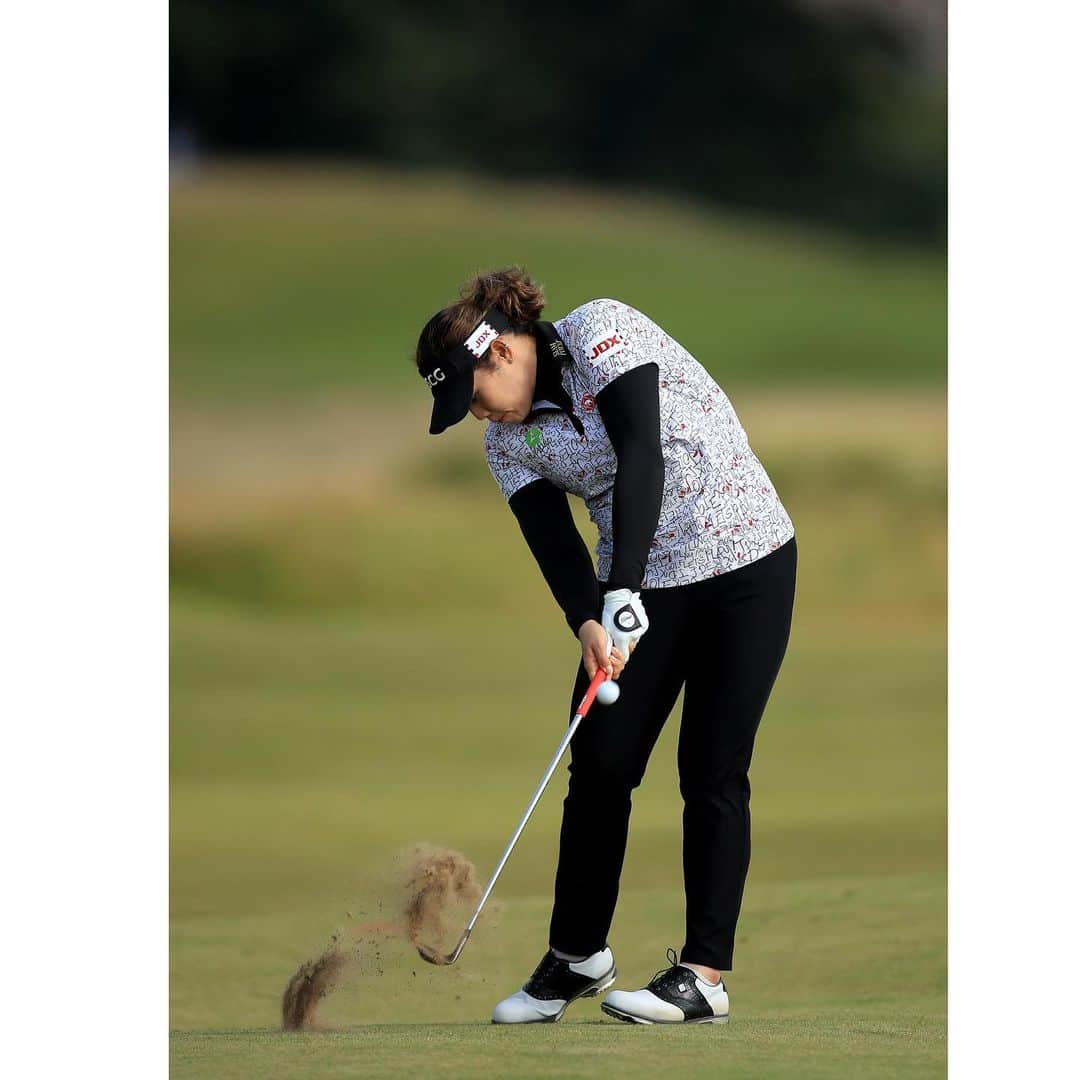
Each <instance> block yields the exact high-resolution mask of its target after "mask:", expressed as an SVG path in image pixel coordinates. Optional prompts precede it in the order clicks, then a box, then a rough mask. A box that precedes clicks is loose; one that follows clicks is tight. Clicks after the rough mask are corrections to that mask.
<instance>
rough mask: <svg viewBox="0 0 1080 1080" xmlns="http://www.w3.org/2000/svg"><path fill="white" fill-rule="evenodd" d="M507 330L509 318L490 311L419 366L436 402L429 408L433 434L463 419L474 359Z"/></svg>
mask: <svg viewBox="0 0 1080 1080" xmlns="http://www.w3.org/2000/svg"><path fill="white" fill-rule="evenodd" d="M509 329H510V320H509V319H507V318H506V316H505V315H503V314H502V313H501V312H499V311H494V310H492V311H489V312H487V314H485V315H484V317H483V318H482V319H481V320H480V321H479V322H478V323H477V324H476V326H475V327H474V328H473V330H472V333H470V334H469V336H468V337H467V338H466V339H465V340H464V341H463V342H462V343H461V344H460V345H458V346H457V347H456V348H454V349H451V350H450V352H448V353H447V354H446V355H445V356H443V357H441V358H439V359H438V360H435V361H429V362H428V363H427V364H424V365H422V366H421V367H420V377H421V378H422V379H423V380H424V382H426V383H427V384H428V386H429V387H430V388H431V396H432V397H433V398H434V399H435V404H434V406H433V407H432V410H431V427H430V428H429V429H428V430H429V431H430V432H431V434H432V435H439V434H441V433H442V432H444V431H445V430H446V429H447V428H448V427H451V426H452V425H454V424H456V423H457V422H458V421H459V420H463V419H464V418H465V414H466V413H467V412H468V411H469V405H470V404H471V403H472V396H473V379H474V375H475V372H476V362H477V360H479V359H480V358H481V357H482V356H483V355H484V353H486V352H487V351H488V349H489V348H490V347H491V343H492V342H493V341H494V340H495V339H496V338H497V337H498V336H499V335H500V334H501V333H502V332H503V331H504V330H509Z"/></svg>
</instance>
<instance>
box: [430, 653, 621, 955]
mask: <svg viewBox="0 0 1080 1080" xmlns="http://www.w3.org/2000/svg"><path fill="white" fill-rule="evenodd" d="M607 678H608V676H607V674H606V672H605V671H604V669H603V668H602V667H601V668H597V670H596V674H595V675H594V676H593V680H592V682H591V683H590V684H589V689H588V690H587V691H586V692H585V696H584V697H583V698H582V699H581V704H580V705H579V706H578V708H577V712H576V713H574V719H573V720H571V721H570V726H569V727H568V728H567V729H566V734H565V735H564V736H563V737H562V741H561V742H560V743H559V746H558V749H557V750H556V751H555V756H554V757H553V758H552V759H551V764H550V765H548V767H547V770H546V771H545V772H544V775H543V777H542V779H541V780H540V784H539V786H538V787H537V789H536V791H535V792H534V793H533V797H532V798H531V799H530V800H529V805H528V806H527V807H525V813H524V814H522V815H521V820H520V821H519V822H518V826H517V828H516V829H515V830H514V835H513V836H511V837H510V842H509V843H508V844H507V845H506V850H505V851H504V852H503V853H502V858H501V859H500V860H499V864H498V866H496V867H495V872H494V873H493V874H492V875H491V880H490V881H488V883H487V886H486V887H485V888H484V895H483V896H481V897H480V903H479V904H477V905H476V910H475V911H474V912H473V916H472V918H471V919H470V920H469V924H468V926H466V927H465V932H464V933H463V934H462V935H461V938H460V940H459V941H458V943H457V944H456V945H455V946H454V948H453V950H452V951H451V952H449V953H445V954H443V953H440V952H438V951H436V950H435V949H432V948H429V947H428V946H427V945H417V946H416V951H417V952H418V953H419V954H420V955H421V957H423V959H425V960H426V961H427V962H428V963H429V964H439V965H445V964H452V963H453V962H454V961H455V960H457V958H458V957H459V956H460V955H461V951H462V949H464V948H465V943H466V942H467V941H468V940H469V935H470V934H471V933H472V930H473V927H474V926H475V925H476V920H477V919H478V918H480V912H481V911H483V909H484V904H486V903H487V899H488V897H489V896H490V895H491V890H492V889H494V888H495V882H496V881H498V879H499V875H500V874H501V873H502V869H503V867H504V866H505V865H506V860H507V859H509V858H510V852H511V851H513V850H514V845H515V844H516V843H517V842H518V837H519V836H521V834H522V833H523V832H524V831H525V826H526V824H528V821H529V818H530V817H531V816H532V812H533V810H535V809H536V804H537V803H538V802H539V801H540V796H541V795H543V794H544V788H546V787H547V785H548V781H549V780H550V779H551V776H552V773H554V772H555V769H556V768H557V767H558V764H559V761H560V759H561V758H562V756H563V754H565V753H566V748H567V747H568V746H569V745H570V740H571V739H572V738H573V737H574V732H575V731H577V729H578V725H579V724H580V723H581V721H582V720H583V719H584V718H585V714H586V713H587V712H588V711H589V706H590V705H592V703H593V699H594V698H595V697H596V691H597V690H599V689H600V686H601V685H602V684H603V683H605V682H606V681H607Z"/></svg>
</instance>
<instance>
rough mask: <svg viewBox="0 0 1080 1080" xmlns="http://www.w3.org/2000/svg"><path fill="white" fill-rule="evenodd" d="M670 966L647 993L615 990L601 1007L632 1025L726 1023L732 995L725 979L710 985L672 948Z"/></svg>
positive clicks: (657, 974) (645, 991)
mask: <svg viewBox="0 0 1080 1080" xmlns="http://www.w3.org/2000/svg"><path fill="white" fill-rule="evenodd" d="M668 960H669V962H670V964H671V966H670V967H666V968H664V969H663V970H662V971H658V972H657V973H656V974H655V975H654V976H653V977H652V981H651V982H650V983H649V985H648V986H646V987H645V988H644V989H643V990H612V991H611V993H610V994H608V995H607V996H606V997H605V998H604V1000H603V1001H602V1002H601V1003H600V1008H601V1009H603V1010H604V1012H606V1013H607V1014H608V1016H614V1017H615V1019H616V1020H625V1021H626V1022H627V1023H628V1024H726V1023H727V1022H728V996H727V989H726V988H725V987H724V980H723V979H721V980H720V981H719V982H718V983H717V984H716V986H712V985H711V984H709V983H707V982H706V981H705V980H704V979H703V978H702V977H701V976H700V975H698V973H697V972H696V971H694V970H692V969H691V968H688V967H684V966H683V965H682V964H679V963H677V962H676V961H677V960H678V957H677V956H676V955H675V950H674V949H668Z"/></svg>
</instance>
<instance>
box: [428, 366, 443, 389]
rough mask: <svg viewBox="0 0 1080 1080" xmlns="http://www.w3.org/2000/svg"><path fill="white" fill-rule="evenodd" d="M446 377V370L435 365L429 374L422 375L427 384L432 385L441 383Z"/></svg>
mask: <svg viewBox="0 0 1080 1080" xmlns="http://www.w3.org/2000/svg"><path fill="white" fill-rule="evenodd" d="M445 378H446V372H444V371H443V369H442V368H441V367H437V368H436V369H435V370H434V371H433V372H432V373H431V374H430V375H425V376H424V381H425V382H426V383H427V384H428V386H434V385H435V384H436V383H441V382H442V381H443V379H445Z"/></svg>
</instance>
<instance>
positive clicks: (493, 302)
mask: <svg viewBox="0 0 1080 1080" xmlns="http://www.w3.org/2000/svg"><path fill="white" fill-rule="evenodd" d="M461 299H462V300H463V301H464V302H465V303H466V304H468V305H469V306H470V307H473V308H475V309H476V310H477V311H478V312H479V313H480V314H483V312H485V311H489V310H491V308H495V309H496V311H501V312H502V313H503V315H505V316H506V317H507V318H508V319H509V320H510V322H511V323H512V324H513V325H514V326H516V327H525V326H528V325H529V324H530V323H534V322H535V321H536V320H537V319H539V318H540V315H541V314H542V312H543V310H544V303H545V297H544V287H543V285H539V284H537V283H536V282H535V281H533V280H532V278H530V277H529V275H528V274H527V273H526V272H525V270H523V269H522V268H521V267H520V266H510V267H507V268H506V269H505V270H492V271H490V272H488V273H486V274H478V275H477V276H476V277H475V278H473V280H472V281H470V282H468V283H467V284H466V285H464V286H463V288H462V290H461Z"/></svg>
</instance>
